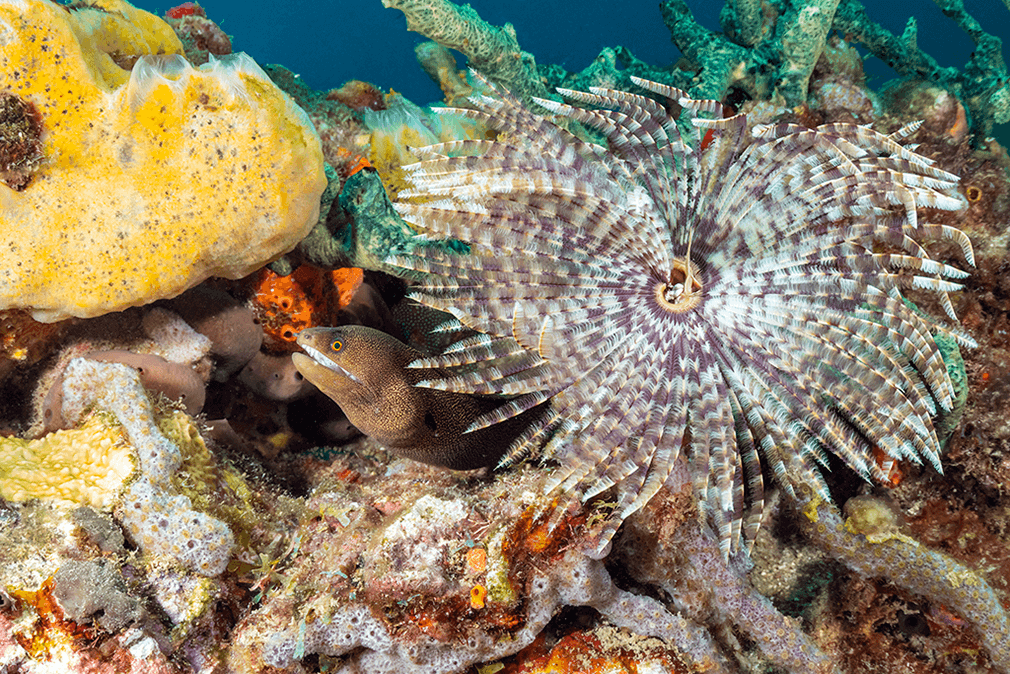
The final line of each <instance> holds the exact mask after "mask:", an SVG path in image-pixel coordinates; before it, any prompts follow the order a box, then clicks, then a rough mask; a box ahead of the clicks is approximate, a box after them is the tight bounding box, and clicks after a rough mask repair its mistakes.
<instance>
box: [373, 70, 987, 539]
mask: <svg viewBox="0 0 1010 674" xmlns="http://www.w3.org/2000/svg"><path fill="white" fill-rule="evenodd" d="M635 83H636V84H637V85H639V86H640V87H642V88H643V89H646V90H648V91H651V92H653V93H655V94H658V95H659V97H660V98H663V99H666V101H665V102H663V103H660V102H657V100H654V99H652V98H649V97H646V96H641V95H635V94H630V93H626V92H621V91H612V90H607V89H592V90H591V91H592V93H584V92H578V91H569V90H560V93H561V94H562V96H564V97H565V98H566V99H568V100H569V101H572V102H574V103H576V104H581V105H584V106H589V107H586V108H582V107H575V106H574V105H564V104H560V103H557V102H554V101H548V100H537V103H538V104H539V105H541V106H543V107H544V108H546V109H547V110H549V111H550V112H551V113H553V114H555V115H558V116H560V117H567V118H569V119H572V120H575V121H577V122H579V123H581V124H583V125H585V126H586V127H590V128H592V129H595V130H597V131H598V132H600V133H601V134H602V135H603V136H604V137H605V138H606V142H607V147H606V148H603V147H599V146H596V145H593V144H590V143H586V142H583V141H581V140H579V139H578V138H576V137H575V136H574V135H572V134H571V133H569V132H567V131H565V130H564V129H562V128H561V127H559V126H557V125H555V124H553V123H552V122H550V121H548V120H547V119H544V118H542V117H540V116H538V115H536V114H534V113H532V112H531V111H529V110H528V109H526V108H525V107H524V106H523V105H522V104H521V103H520V102H519V101H518V100H517V99H516V98H514V97H512V96H511V95H509V94H508V93H507V92H504V91H497V90H492V93H494V94H495V95H494V96H493V97H492V96H479V97H476V98H475V99H474V100H473V104H474V106H475V109H472V110H471V109H466V110H462V109H461V110H453V111H452V112H454V113H455V114H459V115H466V116H469V117H472V118H474V119H476V120H478V121H479V122H481V123H483V124H485V125H486V126H487V127H488V128H490V129H493V130H494V131H495V132H496V133H497V139H496V140H464V141H454V142H449V143H442V144H438V145H433V146H430V147H427V148H423V149H422V152H423V154H422V155H421V156H422V157H423V160H422V161H421V162H419V163H417V164H414V165H411V166H407V167H405V169H406V171H407V173H408V176H409V178H410V179H411V180H412V182H413V189H411V190H409V191H407V192H402V193H401V197H403V198H405V199H406V201H405V202H403V203H398V204H397V205H396V208H397V210H398V211H399V212H400V214H401V215H402V216H403V218H404V219H405V220H407V221H408V222H410V223H412V224H413V225H414V226H416V227H417V228H419V229H420V230H421V231H423V232H424V233H425V236H426V237H428V238H445V237H450V238H455V239H458V240H461V241H464V242H466V243H468V244H469V247H470V250H469V253H468V254H451V253H448V252H445V251H444V250H443V249H440V248H435V247H426V246H424V245H423V244H422V245H418V246H417V247H416V248H415V249H413V251H412V252H411V253H410V254H407V255H399V256H395V257H393V258H391V259H390V260H389V261H390V262H391V263H392V264H394V265H397V266H399V267H402V268H404V269H406V270H413V271H414V272H419V274H416V275H415V276H416V278H419V279H421V280H420V281H419V283H418V284H417V285H416V286H415V287H414V288H413V297H414V298H416V299H417V300H418V301H419V302H421V303H422V304H425V305H427V306H430V307H434V308H437V309H441V310H444V311H447V312H449V313H451V314H452V315H453V316H455V317H456V319H457V321H454V322H453V324H452V325H450V326H448V327H447V328H446V329H447V330H453V329H457V330H462V329H463V328H464V327H465V328H470V329H472V330H475V331H476V334H473V333H470V336H468V337H463V338H460V340H459V341H457V342H456V343H455V344H453V345H452V346H451V347H450V348H449V349H447V350H446V351H445V353H443V354H440V355H438V356H434V357H430V358H425V359H423V360H421V361H417V362H415V363H413V364H412V367H419V368H428V367H443V368H447V369H448V370H449V371H450V373H451V376H449V377H447V378H434V377H433V378H432V379H431V380H428V381H427V382H425V383H423V384H422V385H427V386H430V387H434V388H443V389H447V390H452V391H459V392H467V393H475V394H501V395H507V396H512V397H513V398H512V399H511V400H510V402H509V403H508V404H506V405H505V406H503V407H501V408H498V409H496V410H495V411H494V412H493V413H490V414H488V415H485V416H484V417H482V418H480V419H478V420H477V421H476V422H475V423H474V425H473V427H472V428H473V429H476V428H480V427H484V426H487V425H490V424H494V423H497V422H500V421H502V420H503V419H505V418H508V417H510V416H514V415H517V414H520V413H522V412H523V411H525V410H528V409H530V408H532V407H533V406H535V405H538V404H540V403H542V402H544V401H547V400H549V401H550V403H551V404H550V413H549V414H547V415H546V416H544V417H542V418H541V419H540V421H539V422H537V423H536V424H535V425H534V426H533V427H531V428H530V429H529V430H528V432H526V433H525V434H524V435H523V436H522V437H520V438H519V439H518V440H517V441H516V443H515V444H514V445H513V447H512V451H511V454H510V455H509V457H508V458H507V459H506V461H505V462H506V463H511V462H514V461H516V460H519V459H522V458H524V457H526V456H530V455H533V456H538V457H540V458H542V459H544V460H550V461H552V462H554V463H555V464H556V465H557V466H558V467H557V469H556V471H555V473H554V474H553V481H552V484H551V486H552V488H560V489H561V490H564V491H569V492H573V493H575V494H577V495H579V496H580V497H581V498H583V499H586V498H589V497H592V496H594V495H597V494H600V493H601V492H603V491H605V490H607V489H610V488H611V487H615V488H616V489H615V491H616V495H617V497H616V498H617V503H618V506H617V510H616V512H615V515H616V516H615V517H614V518H613V520H612V522H611V525H612V526H611V528H610V529H609V530H608V531H607V532H606V535H605V537H604V541H603V543H601V547H602V545H605V543H606V541H607V540H609V538H610V536H611V535H612V534H613V531H615V530H616V528H617V526H619V524H620V522H621V521H623V519H624V518H626V517H627V516H628V515H630V514H631V513H633V512H634V511H636V510H637V509H639V508H641V507H642V506H644V505H645V504H646V502H647V501H648V500H649V499H650V498H651V497H652V496H653V495H654V494H655V493H656V492H657V490H659V488H660V487H661V486H662V485H663V484H664V482H665V481H666V480H667V479H668V477H669V476H670V474H671V472H672V470H673V467H674V465H675V462H677V461H681V460H686V461H687V462H688V465H689V467H690V470H691V475H692V476H693V480H694V487H695V489H696V491H697V494H698V497H699V499H700V501H701V503H702V504H703V505H704V510H705V512H706V513H707V516H708V517H709V520H710V522H711V523H712V525H713V526H714V527H715V528H716V529H717V530H718V532H719V537H720V541H721V545H722V547H723V551H724V554H729V553H730V552H731V551H735V550H737V549H738V548H739V546H740V545H741V543H742V542H743V543H749V542H750V541H753V537H754V535H755V534H756V529H757V521H758V517H759V511H760V506H761V504H762V500H763V496H762V493H763V480H762V470H761V464H762V462H764V464H765V465H766V466H767V468H768V469H769V471H770V473H771V474H773V475H774V476H775V478H776V479H777V481H778V482H779V483H780V484H781V485H782V486H783V487H784V488H785V489H786V490H788V491H790V492H791V491H792V490H793V486H794V485H795V484H797V480H799V479H800V478H799V477H798V476H809V475H814V476H816V477H815V478H814V479H815V480H816V485H815V489H817V490H818V491H819V492H820V493H821V495H822V496H823V497H824V498H828V494H827V490H826V487H825V486H824V483H823V480H822V479H821V478H820V474H819V473H818V471H817V464H821V465H823V464H824V463H825V451H827V452H831V453H833V454H835V455H836V456H838V457H840V458H841V459H842V460H843V461H844V462H845V463H846V464H848V466H850V467H851V468H852V469H853V470H855V471H856V472H858V473H859V474H860V475H862V476H864V477H866V478H868V479H872V478H875V479H883V478H884V477H885V474H886V473H885V469H886V468H887V466H886V465H885V466H884V467H881V466H880V465H878V464H877V463H876V462H875V461H874V460H873V458H872V450H871V447H872V446H873V445H876V446H877V447H879V448H880V449H881V450H883V452H885V453H886V455H887V456H889V457H892V459H908V460H911V461H916V462H921V459H922V458H925V459H926V460H927V461H928V462H929V463H931V464H932V465H933V466H935V467H936V468H937V469H938V470H939V468H940V463H939V455H938V452H939V443H938V441H937V437H936V434H935V432H934V430H933V425H932V421H931V416H932V415H934V414H935V413H936V404H937V403H938V404H939V406H940V407H941V408H943V409H945V410H946V409H950V406H951V400H952V395H953V389H952V385H951V382H950V379H949V377H948V375H947V371H946V368H945V366H944V363H943V361H942V359H941V356H940V353H939V351H938V349H937V346H936V344H935V343H934V341H933V338H932V333H933V332H935V331H938V330H943V331H946V332H950V333H951V334H953V335H954V336H955V337H956V338H957V339H958V340H959V341H960V342H961V343H962V344H966V345H970V344H972V342H971V340H970V338H968V337H965V336H963V335H961V334H959V333H958V332H956V329H955V328H953V327H946V326H944V325H942V324H940V323H938V322H934V321H931V320H929V319H928V318H926V317H924V316H923V315H921V314H919V313H917V312H915V311H913V310H910V309H909V308H908V307H907V306H906V305H905V303H904V302H903V297H904V295H905V292H906V291H907V290H909V289H918V290H922V291H926V292H929V293H933V294H935V295H936V296H937V297H938V298H939V300H940V303H941V305H942V306H943V307H944V308H945V309H946V311H947V313H948V314H949V315H950V316H951V317H952V318H953V308H952V306H951V302H950V299H949V298H948V296H947V293H948V292H950V291H953V290H957V289H959V288H960V287H961V286H960V285H958V284H957V283H956V280H957V279H962V278H964V277H965V276H966V275H967V274H966V273H965V272H963V271H961V270H960V269H957V268H955V267H952V266H949V265H947V264H944V263H942V262H938V261H935V260H932V259H930V257H929V255H928V254H927V252H926V251H925V250H924V249H923V248H922V246H921V245H920V244H919V243H918V241H919V240H922V239H949V240H952V241H954V242H955V243H957V244H958V245H959V246H960V248H961V251H962V252H963V256H964V258H965V260H966V262H967V263H969V264H973V257H972V250H971V244H970V243H969V241H968V239H967V237H966V236H965V235H964V234H963V233H962V232H961V231H960V230H958V229H956V228H953V227H949V226H946V225H936V224H928V223H924V222H920V221H919V219H918V214H917V208H919V207H928V208H934V209H947V210H954V209H959V208H961V207H962V201H961V199H960V198H959V197H958V196H957V193H956V191H955V187H956V184H957V177H956V176H954V175H951V174H949V173H946V172H944V171H941V170H939V169H937V168H936V167H934V166H933V165H932V163H931V162H930V161H929V160H928V159H926V158H924V157H922V156H920V155H917V154H915V153H914V152H913V151H911V150H910V149H908V148H906V147H903V146H902V145H901V144H900V143H899V142H898V141H900V140H901V139H902V138H903V137H904V136H906V135H908V134H909V133H911V131H913V130H914V128H915V127H906V128H905V129H902V130H901V131H899V132H897V133H895V134H892V135H890V136H885V135H881V134H879V133H877V132H875V131H873V130H871V129H869V128H866V127H862V126H856V125H851V124H828V125H824V126H820V127H818V128H816V129H809V128H805V127H801V126H796V125H792V124H777V125H767V126H756V127H750V126H749V125H748V123H747V119H746V116H745V115H733V116H731V117H728V118H723V113H724V109H723V108H722V106H721V105H720V104H719V103H717V102H715V101H699V100H692V99H690V98H688V97H687V96H686V94H685V93H684V92H683V91H680V90H678V89H674V88H672V87H668V86H665V85H662V84H657V83H654V82H648V81H644V80H638V79H635ZM671 109H672V110H677V109H680V112H679V116H680V123H681V125H682V128H680V127H678V123H677V119H675V117H673V116H671V114H670V112H669V110H671ZM682 129H683V130H682ZM703 134H705V142H702V138H703ZM952 279H953V280H952ZM807 479H809V478H807ZM745 506H753V507H749V508H746V509H745ZM745 511H746V512H748V513H749V514H747V516H746V517H745ZM755 513H757V515H756V514H755Z"/></svg>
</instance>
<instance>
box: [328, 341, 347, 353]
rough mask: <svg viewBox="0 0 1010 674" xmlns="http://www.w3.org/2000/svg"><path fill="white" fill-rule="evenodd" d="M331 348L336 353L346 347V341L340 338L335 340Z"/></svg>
mask: <svg viewBox="0 0 1010 674" xmlns="http://www.w3.org/2000/svg"><path fill="white" fill-rule="evenodd" d="M330 348H331V349H333V352H334V353H336V352H338V351H340V350H341V349H342V348H344V343H343V342H342V341H340V340H339V339H338V340H335V341H334V342H333V343H332V344H330Z"/></svg>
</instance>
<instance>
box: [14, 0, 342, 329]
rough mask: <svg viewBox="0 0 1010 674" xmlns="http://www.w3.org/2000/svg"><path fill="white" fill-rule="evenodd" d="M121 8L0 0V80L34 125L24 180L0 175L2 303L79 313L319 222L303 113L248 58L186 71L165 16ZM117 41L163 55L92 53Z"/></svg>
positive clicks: (272, 244)
mask: <svg viewBox="0 0 1010 674" xmlns="http://www.w3.org/2000/svg"><path fill="white" fill-rule="evenodd" d="M105 2H106V4H110V6H111V4H112V2H113V0H105ZM119 3H121V4H122V5H123V7H124V8H125V7H129V5H127V4H126V3H124V2H122V0H118V2H117V3H116V6H119ZM129 9H130V10H131V11H129V12H125V11H124V12H121V13H120V15H119V16H118V17H117V18H115V20H113V19H111V18H109V17H105V18H104V19H103V20H102V21H96V20H95V19H94V18H93V17H92V18H91V19H89V20H88V21H89V23H88V25H87V26H84V25H83V22H84V17H87V16H88V15H86V14H85V15H80V12H77V11H68V9H67V8H64V7H63V6H61V5H57V4H54V3H51V2H46V1H43V0H17V1H14V0H0V90H6V91H8V92H9V93H10V94H11V95H14V96H17V97H19V98H20V99H21V100H23V101H25V102H26V103H27V104H28V105H29V106H30V107H31V109H33V110H34V111H35V112H36V113H37V114H38V116H39V118H40V119H41V121H42V133H41V138H40V140H41V143H42V148H41V158H40V160H39V161H38V162H37V164H36V166H35V168H34V169H33V172H32V175H31V176H30V180H29V181H28V182H27V183H26V185H25V186H24V187H23V188H22V189H21V190H20V191H17V192H16V191H14V190H13V189H11V188H10V187H8V186H5V185H3V184H0V219H2V220H3V221H4V223H5V224H6V225H7V226H6V227H5V228H4V231H3V232H2V233H0V256H2V258H0V309H4V308H11V307H24V308H27V309H30V310H31V312H32V315H33V316H34V317H35V318H36V319H37V320H42V321H55V320H59V319H61V318H65V317H68V316H80V317H90V316H96V315H100V314H103V313H107V312H110V311H118V310H120V309H124V308H126V307H129V306H135V305H138V304H143V303H147V302H150V301H153V300H155V299H159V298H163V297H171V296H174V295H178V294H179V293H181V292H182V291H184V290H186V289H187V288H189V287H191V286H193V285H195V284H197V283H199V282H200V281H202V280H204V279H205V278H207V277H209V276H225V277H228V278H238V277H241V276H245V275H247V274H249V273H251V272H252V271H254V270H255V269H257V268H259V267H261V266H262V265H263V264H264V263H266V262H269V261H270V260H272V259H274V258H276V257H278V256H279V255H281V254H282V253H284V252H285V251H287V250H289V249H291V248H292V247H293V246H294V245H295V244H296V243H297V242H298V241H299V240H300V239H301V238H302V237H303V236H304V235H305V234H306V233H307V232H308V231H309V230H310V229H311V228H312V226H313V225H314V224H315V222H316V220H317V218H318V213H319V197H320V195H321V194H322V192H323V189H324V188H325V186H326V178H325V175H324V173H323V159H322V151H321V149H320V143H319V137H318V135H317V134H316V132H315V130H314V129H313V127H312V124H311V122H310V121H309V119H308V116H307V115H306V114H305V112H304V111H303V110H302V109H301V108H299V107H298V106H297V105H295V104H294V103H293V102H292V101H291V99H290V98H288V97H287V95H285V94H284V93H283V92H281V91H280V89H278V88H277V87H276V86H275V85H274V84H273V83H272V82H271V81H270V79H269V78H268V77H267V76H266V74H265V73H264V72H263V71H262V70H261V69H260V68H259V66H257V65H256V63H255V62H254V61H253V60H252V59H251V58H249V57H248V56H246V55H245V54H235V55H229V56H226V57H222V58H221V59H211V61H210V62H209V63H207V64H206V65H204V66H201V67H200V68H194V67H193V66H191V65H190V64H189V63H188V62H187V61H186V60H185V59H184V58H183V57H182V56H180V55H178V54H177V53H168V52H171V51H177V50H178V49H179V47H178V41H177V40H176V41H175V44H174V45H173V44H172V40H171V39H169V38H168V37H165V36H164V35H163V32H164V29H163V27H164V28H167V26H164V22H162V21H161V20H160V19H158V18H157V17H153V16H152V15H150V14H147V13H146V12H141V11H140V10H136V9H134V8H132V7H129ZM127 28H129V34H127V30H126V29H127ZM169 32H170V31H169ZM138 33H139V35H138ZM81 35H84V36H85V39H82V38H81ZM145 35H146V36H147V38H149V39H147V40H146V41H145V40H144V39H142V38H143V37H144V36H145ZM124 44H125V45H129V46H130V47H131V49H132V50H133V51H142V50H144V49H148V50H155V51H159V52H164V53H162V54H161V55H153V54H146V55H140V56H138V57H137V58H136V60H135V65H133V64H131V63H130V61H133V60H134V59H133V56H132V55H131V56H130V58H128V59H126V60H125V61H124V60H123V59H122V58H121V56H122V55H121V54H118V53H117V55H116V56H117V59H118V60H117V59H113V57H112V56H110V55H109V54H108V53H106V52H105V51H103V50H104V49H107V48H110V45H112V46H115V45H124ZM123 65H127V66H129V65H132V69H131V70H127V69H126V68H123V67H122V66H123ZM117 69H118V70H117ZM2 141H3V139H0V142H2ZM54 223H58V225H59V226H53V224H54Z"/></svg>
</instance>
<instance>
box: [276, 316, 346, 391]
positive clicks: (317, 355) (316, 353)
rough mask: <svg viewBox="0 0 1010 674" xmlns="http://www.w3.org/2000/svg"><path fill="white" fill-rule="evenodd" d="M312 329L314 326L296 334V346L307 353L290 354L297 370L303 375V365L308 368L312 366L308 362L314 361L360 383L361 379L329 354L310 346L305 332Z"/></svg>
mask: <svg viewBox="0 0 1010 674" xmlns="http://www.w3.org/2000/svg"><path fill="white" fill-rule="evenodd" d="M312 330H314V328H309V329H308V330H302V331H301V332H300V333H299V334H298V338H297V339H296V343H297V344H298V346H300V347H301V348H302V350H303V351H305V353H307V354H308V355H309V357H308V358H307V357H305V356H304V355H302V354H300V353H294V354H292V355H291V359H292V360H293V361H294V364H295V367H297V368H298V371H299V372H301V373H302V374H303V375H305V370H303V367H304V368H305V369H310V368H311V367H312V365H310V363H314V364H316V365H318V366H320V367H325V368H326V369H327V370H330V371H331V372H334V373H336V374H338V375H341V376H343V377H347V378H348V379H350V380H351V381H353V382H355V383H358V384H360V383H361V380H360V379H358V378H357V377H356V376H354V374H353V373H351V372H349V371H348V370H346V369H345V368H343V367H341V366H340V365H339V364H337V363H336V362H334V361H333V360H332V359H331V358H330V357H329V356H327V355H326V354H324V353H323V352H322V351H320V350H319V349H316V348H315V347H313V346H310V345H309V344H308V343H307V340H308V337H309V335H307V334H306V333H309V332H310V331H312ZM303 336H304V337H303ZM306 379H309V381H312V378H311V377H308V376H306Z"/></svg>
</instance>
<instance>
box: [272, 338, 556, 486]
mask: <svg viewBox="0 0 1010 674" xmlns="http://www.w3.org/2000/svg"><path fill="white" fill-rule="evenodd" d="M297 342H298V345H299V346H301V347H302V349H304V350H305V352H306V353H307V354H308V355H304V354H300V353H295V354H292V359H293V360H294V363H295V367H297V368H298V371H299V372H301V373H302V375H303V376H304V377H305V378H306V379H308V380H309V381H310V382H312V383H313V384H315V385H316V386H317V387H318V388H319V390H320V391H322V392H323V393H325V394H326V395H327V396H329V397H330V398H332V399H333V401H334V402H336V403H337V404H338V405H340V408H341V409H342V410H343V411H344V414H346V415H347V418H348V419H349V420H350V422H351V423H352V424H354V425H355V426H357V427H358V430H360V431H361V432H362V433H364V434H365V435H368V436H371V437H372V438H374V439H375V440H376V441H378V442H379V443H380V444H382V445H383V446H385V447H386V448H387V449H389V450H390V451H391V452H393V453H394V454H397V455H399V456H404V457H407V458H409V459H414V460H415V461H421V462H422V463H427V464H431V465H434V466H442V467H444V468H451V469H454V470H469V469H472V468H480V467H483V466H492V467H493V466H495V465H496V464H497V463H498V461H499V460H500V459H501V457H502V456H503V455H504V454H505V452H506V450H508V448H509V445H510V444H511V443H512V441H513V440H514V439H515V437H516V436H517V435H518V434H519V433H520V432H521V431H522V430H523V429H524V428H526V427H527V426H528V425H529V423H530V421H532V420H533V419H534V418H535V416H536V415H539V414H541V413H542V412H543V411H544V407H545V405H546V403H545V404H543V405H541V406H538V407H534V408H533V409H531V410H528V411H527V412H525V413H523V414H521V415H519V416H517V417H514V418H512V419H508V420H506V421H503V422H500V423H497V424H494V425H493V426H489V427H487V428H482V429H479V430H476V431H473V432H471V433H465V432H464V431H465V430H466V429H467V427H468V426H470V424H471V423H472V422H473V420H474V419H476V418H477V417H478V416H480V415H481V414H484V413H486V412H489V411H491V410H493V409H495V408H496V407H499V406H501V405H502V404H504V403H505V402H506V400H505V399H503V398H494V397H487V396H475V395H467V394H463V393H453V392H450V391H440V390H436V389H430V388H421V387H417V386H415V384H416V383H417V382H419V381H421V380H423V379H429V380H430V379H431V378H432V377H434V376H437V375H438V374H440V372H439V371H438V370H434V371H433V370H432V369H411V368H408V367H406V366H407V364H408V363H410V362H411V361H413V360H416V359H418V358H422V357H423V356H424V354H422V353H421V352H419V351H417V350H415V349H412V348H411V347H409V346H407V345H406V344H404V343H403V342H401V341H400V340H398V339H396V338H395V337H392V336H390V335H387V334H386V333H384V332H380V331H379V330H374V329H372V328H367V327H364V326H360V325H345V326H341V327H336V328H309V329H307V330H302V331H301V332H300V333H299V334H298V339H297Z"/></svg>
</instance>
